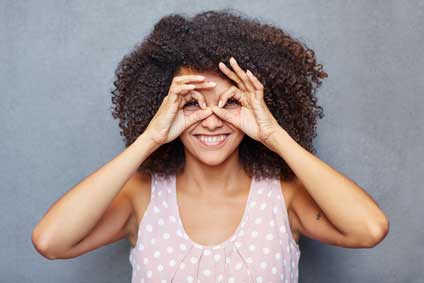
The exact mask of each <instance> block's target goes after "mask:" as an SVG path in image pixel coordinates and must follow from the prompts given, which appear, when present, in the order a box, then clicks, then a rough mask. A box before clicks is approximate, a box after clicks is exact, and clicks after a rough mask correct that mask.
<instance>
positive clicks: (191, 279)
mask: <svg viewBox="0 0 424 283" xmlns="http://www.w3.org/2000/svg"><path fill="white" fill-rule="evenodd" d="M186 279H187V282H190V283H191V282H193V280H194V279H193V276H191V275H189V276H187V278H186Z"/></svg>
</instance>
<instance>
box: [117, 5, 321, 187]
mask: <svg viewBox="0 0 424 283" xmlns="http://www.w3.org/2000/svg"><path fill="white" fill-rule="evenodd" d="M231 56H233V57H234V58H236V60H237V62H238V63H239V65H240V66H241V67H242V68H243V69H244V70H246V69H249V70H251V71H252V72H253V74H255V76H256V77H257V78H258V79H259V80H260V81H261V82H262V84H263V85H264V88H265V92H264V100H265V103H266V105H267V106H268V108H269V109H270V111H271V113H272V114H273V115H274V117H275V118H276V119H277V121H278V123H279V124H280V125H281V127H282V128H283V129H285V131H286V132H287V133H288V134H289V135H290V136H291V137H292V138H293V139H294V140H296V142H298V143H299V144H300V145H301V146H302V147H303V148H305V149H306V150H308V151H309V152H311V153H314V152H315V149H314V147H313V144H312V142H313V138H314V137H315V136H316V123H317V118H318V117H319V118H323V117H324V114H323V109H322V107H321V106H317V99H316V97H315V92H316V89H317V88H318V87H319V86H320V85H321V79H322V78H325V77H327V73H325V72H324V71H323V70H322V65H321V64H317V63H316V60H315V55H314V51H313V50H311V49H309V48H308V47H307V46H306V44H305V43H303V42H301V41H300V40H297V39H294V38H293V37H292V36H290V35H289V34H288V32H286V31H284V30H282V29H281V28H279V27H275V26H272V25H270V24H265V23H261V22H259V20H257V19H252V18H248V17H247V16H245V15H243V14H241V13H240V12H239V11H236V10H234V9H222V10H214V11H212V10H211V11H205V12H201V13H199V14H197V15H194V16H193V17H188V16H183V15H179V14H170V15H167V16H164V17H163V18H161V19H160V20H159V21H158V22H157V23H156V24H155V25H154V28H153V31H152V32H151V33H150V34H149V35H148V36H146V37H145V38H144V39H143V41H142V42H141V43H138V44H136V46H135V47H134V49H133V50H132V51H131V52H129V53H128V54H127V55H125V56H124V58H123V59H122V61H121V62H120V63H119V64H118V67H117V69H116V71H115V75H116V79H115V81H114V89H113V90H111V93H112V103H113V105H114V109H113V112H112V116H113V118H114V119H117V118H119V127H120V128H121V136H124V137H125V138H124V141H125V143H126V146H129V145H130V144H132V143H133V142H134V141H135V139H137V137H138V136H139V135H141V134H142V133H143V131H144V130H145V129H146V127H147V125H148V124H149V122H150V120H151V119H152V118H153V116H154V115H155V113H156V111H157V110H158V108H159V106H160V104H161V103H162V100H163V98H164V97H165V96H166V95H167V94H168V89H169V87H170V84H171V81H172V78H173V76H174V75H175V74H176V72H177V71H178V70H179V69H180V68H181V67H189V68H192V69H194V70H197V71H199V72H214V73H216V74H218V75H220V76H221V77H222V78H224V79H228V78H227V77H226V76H225V75H224V74H223V73H222V72H221V71H220V70H219V68H218V63H219V62H220V61H222V62H224V63H225V64H226V65H227V66H230V65H229V63H228V61H229V59H230V57H231ZM230 68H231V67H230ZM183 147H184V145H183V144H182V142H181V140H180V139H179V138H177V139H175V140H173V141H172V142H170V143H167V144H164V145H162V146H161V147H159V148H158V149H157V150H156V151H155V152H154V153H152V154H151V155H150V156H149V157H148V158H147V159H146V160H145V161H144V162H143V163H142V164H141V165H140V167H139V169H138V171H139V172H143V171H146V172H149V173H156V174H160V175H165V176H169V175H170V174H175V173H176V172H177V171H178V170H179V169H181V168H183V166H184V148H183ZM239 160H240V162H241V164H242V165H243V168H244V169H245V171H246V172H247V174H249V175H250V176H252V175H255V176H258V177H261V178H262V177H279V178H283V179H285V180H291V179H292V178H293V177H294V172H293V171H292V170H291V168H290V167H289V166H288V165H287V164H286V162H285V161H284V160H283V159H282V158H281V157H280V156H279V155H278V154H276V153H275V152H273V151H271V150H269V149H268V148H267V147H265V146H264V145H263V144H261V143H259V142H257V141H255V140H253V139H251V138H250V137H248V136H247V135H245V137H244V138H243V140H242V141H241V143H240V145H239Z"/></svg>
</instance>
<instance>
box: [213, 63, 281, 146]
mask: <svg viewBox="0 0 424 283" xmlns="http://www.w3.org/2000/svg"><path fill="white" fill-rule="evenodd" d="M230 64H231V66H232V68H233V69H234V71H232V70H231V69H229V68H228V67H227V66H225V64H224V63H222V62H220V64H219V68H220V70H221V71H222V72H223V73H224V74H225V75H226V76H228V77H229V78H230V79H231V80H233V81H234V82H235V83H236V85H237V87H236V86H233V87H231V88H229V89H228V91H226V92H225V93H224V94H222V96H221V98H220V100H222V102H221V103H219V104H218V107H217V106H212V110H213V112H214V113H216V115H218V116H219V117H220V118H221V119H223V120H226V121H228V122H230V123H232V124H233V125H234V126H236V127H238V128H239V129H241V130H242V131H243V132H245V133H246V134H247V135H248V136H249V137H251V138H252V139H254V140H257V141H259V142H261V143H263V144H265V145H267V141H269V138H270V137H271V136H272V135H273V134H274V133H276V132H277V131H278V130H279V129H281V127H280V125H279V124H278V122H277V120H276V119H275V117H274V116H273V115H272V113H271V112H270V111H269V109H268V107H267V105H266V103H265V101H264V98H263V97H264V87H263V85H262V83H261V82H260V81H259V80H258V79H257V78H256V77H255V76H254V75H253V74H252V73H251V72H250V71H249V70H248V71H247V72H244V71H243V70H242V69H241V68H240V66H239V65H238V64H237V62H236V60H235V59H234V58H231V59H230ZM229 99H236V100H237V101H239V103H240V105H241V109H240V112H239V113H238V114H235V113H232V112H231V111H228V110H226V109H225V107H224V108H222V106H225V105H226V103H227V101H228V100H229Z"/></svg>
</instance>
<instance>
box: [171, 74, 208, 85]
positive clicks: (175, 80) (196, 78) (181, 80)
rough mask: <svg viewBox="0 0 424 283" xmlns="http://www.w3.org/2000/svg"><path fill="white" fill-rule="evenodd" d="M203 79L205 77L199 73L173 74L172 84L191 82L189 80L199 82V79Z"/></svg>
mask: <svg viewBox="0 0 424 283" xmlns="http://www.w3.org/2000/svg"><path fill="white" fill-rule="evenodd" d="M204 79H205V77H204V76H200V75H182V76H175V77H174V78H173V79H172V84H184V83H187V82H191V81H195V82H200V81H203V80H204Z"/></svg>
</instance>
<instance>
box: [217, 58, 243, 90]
mask: <svg viewBox="0 0 424 283" xmlns="http://www.w3.org/2000/svg"><path fill="white" fill-rule="evenodd" d="M218 66H219V69H220V70H221V71H222V72H223V73H224V74H225V75H226V76H227V77H229V78H230V79H231V80H233V81H234V82H236V84H237V86H238V88H239V89H241V90H243V91H245V90H246V87H245V86H244V84H243V82H242V81H241V80H240V78H239V77H238V76H237V75H236V74H235V73H234V72H233V71H232V70H231V69H230V68H228V67H227V66H226V65H225V64H224V63H222V62H219V64H218Z"/></svg>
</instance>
